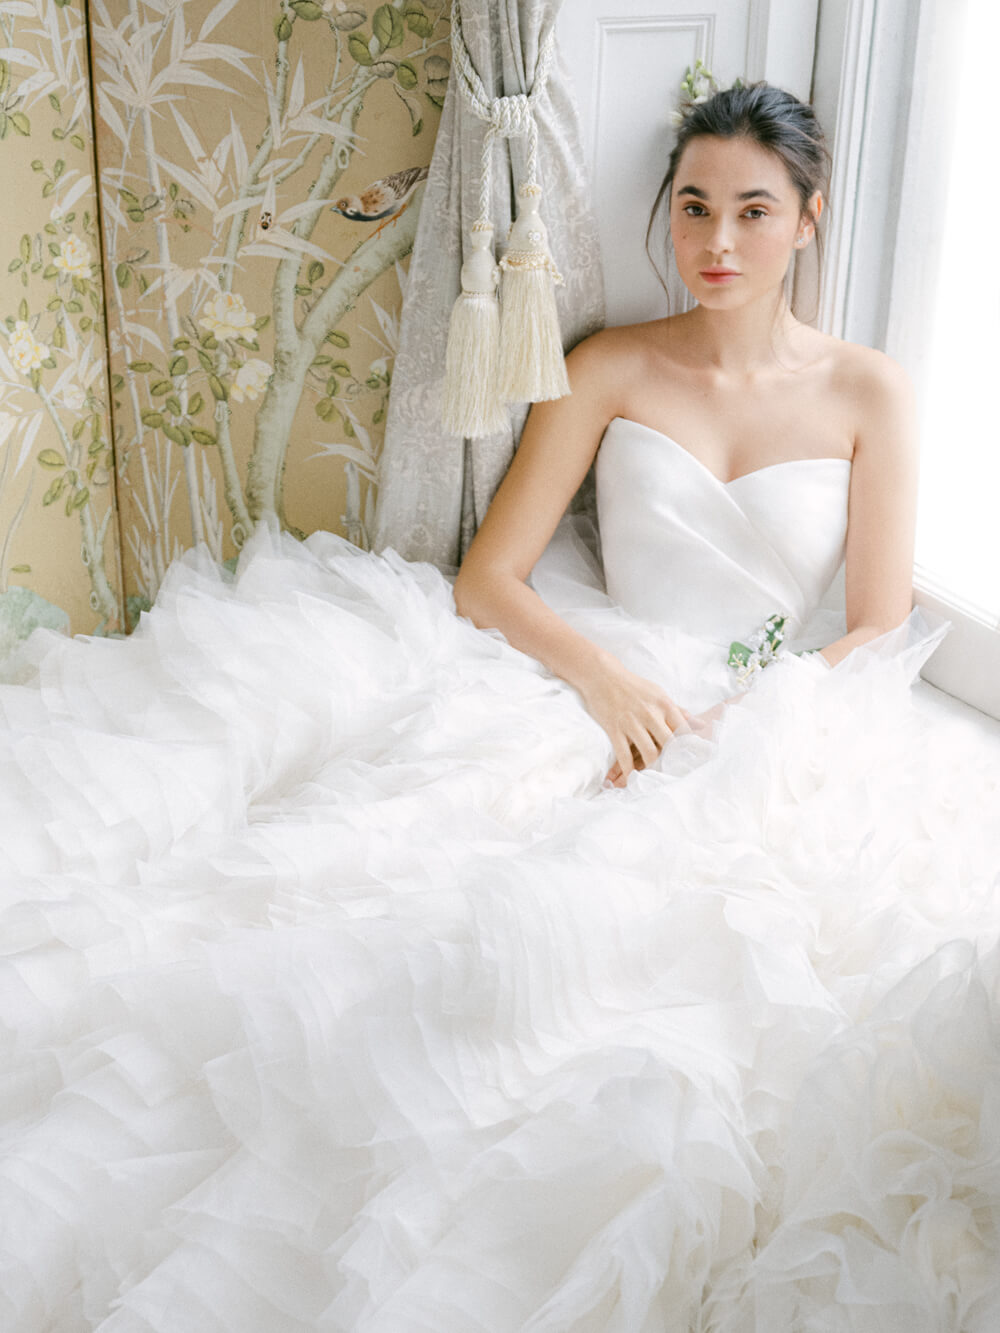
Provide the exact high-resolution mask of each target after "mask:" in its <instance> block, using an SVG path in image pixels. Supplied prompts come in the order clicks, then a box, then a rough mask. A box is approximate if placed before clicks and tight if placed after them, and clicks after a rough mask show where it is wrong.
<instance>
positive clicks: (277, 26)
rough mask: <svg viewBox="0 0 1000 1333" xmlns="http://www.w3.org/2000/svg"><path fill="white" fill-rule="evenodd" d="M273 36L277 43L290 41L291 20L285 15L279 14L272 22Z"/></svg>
mask: <svg viewBox="0 0 1000 1333" xmlns="http://www.w3.org/2000/svg"><path fill="white" fill-rule="evenodd" d="M274 35H275V37H277V39H278V41H279V42H288V41H291V37H292V20H291V19H290V18H289V17H288V15H287V14H279V15H278V17H277V18H276V19H275V20H274Z"/></svg>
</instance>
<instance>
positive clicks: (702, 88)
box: [670, 56, 743, 129]
mask: <svg viewBox="0 0 1000 1333" xmlns="http://www.w3.org/2000/svg"><path fill="white" fill-rule="evenodd" d="M732 86H733V87H734V88H742V86H743V80H742V79H736V80H735V81H734V82H733V85H732ZM719 92H722V84H721V83H720V82H719V81H718V79H717V78H716V77H715V75H714V74H713V73H712V71H711V70H710V69H709V68H708V67H707V65H706V64H705V62H704V61H703V60H702V59H701V57H700V56H699V58H698V59H697V60H696V61H695V62H694V68H693V69H692V68H691V66H690V65H688V67H687V69H686V70H685V71H684V78H683V79H682V80H681V95H680V99H679V101H678V103H677V107H676V109H675V110H673V111H671V113H670V123H671V125H673V126H674V128H675V129H676V128H677V126H678V125H683V124H684V121H685V120H686V119H687V117H688V116H689V115H690V114H691V111H692V109H693V108H694V107H696V106H698V105H700V103H702V102H707V101H708V99H709V98H710V97H714V96H715V94H716V93H719Z"/></svg>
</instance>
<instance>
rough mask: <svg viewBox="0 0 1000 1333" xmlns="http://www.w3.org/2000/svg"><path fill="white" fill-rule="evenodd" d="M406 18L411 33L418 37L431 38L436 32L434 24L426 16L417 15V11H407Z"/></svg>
mask: <svg viewBox="0 0 1000 1333" xmlns="http://www.w3.org/2000/svg"><path fill="white" fill-rule="evenodd" d="M405 18H406V26H407V27H408V28H409V30H410V32H412V33H414V34H415V35H416V36H417V37H429V36H430V35H431V33H432V32H433V31H434V24H433V23H432V22H431V20H430V19H429V18H428V17H427V15H426V14H422V13H417V11H416V10H409V11H407V13H406V15H405Z"/></svg>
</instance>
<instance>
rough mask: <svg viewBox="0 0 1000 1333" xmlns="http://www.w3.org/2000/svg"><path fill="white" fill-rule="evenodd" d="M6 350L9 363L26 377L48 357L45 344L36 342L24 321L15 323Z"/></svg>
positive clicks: (20, 320) (26, 322)
mask: <svg viewBox="0 0 1000 1333" xmlns="http://www.w3.org/2000/svg"><path fill="white" fill-rule="evenodd" d="M7 350H8V353H9V354H10V359H11V361H13V363H14V365H15V366H17V368H18V370H19V371H20V372H21V374H22V375H27V374H28V372H29V371H31V370H37V369H38V367H39V366H40V365H41V364H42V362H43V361H44V360H45V358H46V357H47V356H48V355H49V349H48V347H47V346H46V345H45V343H40V342H39V341H38V339H37V338H36V337H35V335H34V334H33V333H32V331H31V325H30V324H29V323H28V321H27V320H26V319H19V320H18V321H17V322H16V323H15V325H14V332H13V333H12V334H11V335H10V343H9V344H8V347H7Z"/></svg>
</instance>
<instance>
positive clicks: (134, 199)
mask: <svg viewBox="0 0 1000 1333" xmlns="http://www.w3.org/2000/svg"><path fill="white" fill-rule="evenodd" d="M118 195H119V197H120V199H121V201H122V203H123V204H124V205H125V207H126V208H135V207H136V206H137V205H138V203H139V196H138V195H137V194H133V193H132V191H131V190H126V188H125V186H124V185H120V186H119V187H118Z"/></svg>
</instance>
